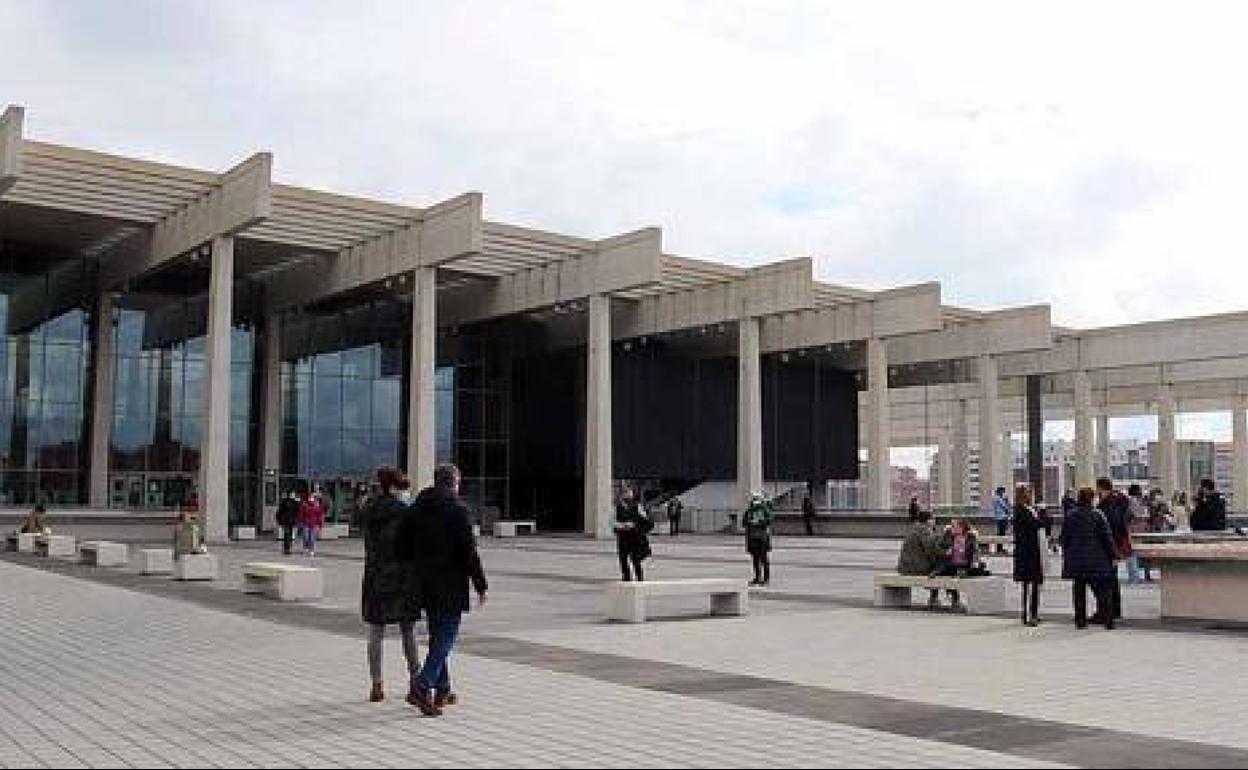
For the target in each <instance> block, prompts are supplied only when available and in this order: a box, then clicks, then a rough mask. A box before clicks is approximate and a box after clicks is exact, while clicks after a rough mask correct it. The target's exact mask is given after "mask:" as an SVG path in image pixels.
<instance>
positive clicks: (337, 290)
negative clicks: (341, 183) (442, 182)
mask: <svg viewBox="0 0 1248 770" xmlns="http://www.w3.org/2000/svg"><path fill="white" fill-rule="evenodd" d="M481 208H482V197H481V193H477V192H470V193H464V194H463V195H459V196H457V197H455V198H451V199H449V200H446V201H442V202H441V203H438V204H436V205H434V206H431V207H429V208H427V209H425V210H424V211H422V212H421V217H420V219H419V220H418V221H413V222H411V223H410V224H408V225H407V226H405V227H401V228H399V229H396V230H391V231H389V232H386V233H383V234H381V235H379V236H377V237H375V238H370V239H368V240H366V241H362V242H360V243H357V244H355V245H353V246H351V247H350V248H347V249H343V250H342V251H340V252H338V253H337V254H333V255H330V256H328V257H325V258H324V260H323V261H322V263H321V264H319V265H317V266H316V268H315V269H310V270H284V271H282V272H280V273H277V274H275V275H274V276H273V278H272V279H271V280H270V281H269V282H268V291H267V293H266V301H267V303H268V309H269V312H281V311H282V310H286V309H289V308H291V307H294V306H296V305H300V304H306V303H308V302H313V301H316V300H318V299H324V298H326V297H332V296H334V295H337V294H344V293H347V292H350V291H354V290H356V289H360V288H362V287H365V286H369V285H371V284H375V283H379V282H382V281H385V280H388V279H392V278H396V277H400V276H402V277H404V279H405V280H406V277H407V276H408V275H410V274H411V273H412V272H413V271H414V270H415V269H416V268H417V267H436V266H438V265H445V264H449V263H451V262H453V261H454V260H456V259H462V258H464V257H469V256H472V255H474V254H477V253H479V252H480V251H481V239H482V219H481Z"/></svg>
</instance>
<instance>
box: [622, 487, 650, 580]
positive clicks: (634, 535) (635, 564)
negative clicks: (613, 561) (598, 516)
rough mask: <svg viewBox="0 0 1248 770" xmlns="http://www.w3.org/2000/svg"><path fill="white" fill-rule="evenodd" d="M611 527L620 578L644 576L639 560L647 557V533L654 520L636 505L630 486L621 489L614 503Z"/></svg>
mask: <svg viewBox="0 0 1248 770" xmlns="http://www.w3.org/2000/svg"><path fill="white" fill-rule="evenodd" d="M614 528H615V551H616V555H617V556H618V557H619V559H620V576H621V577H620V579H621V580H623V581H624V582H626V583H627V582H630V581H632V580H633V579H634V576H635V577H636V580H637V582H638V583H640V582H641V581H643V580H645V579H646V578H645V573H644V572H643V571H642V569H641V563H642V562H643V561H645V560H646V559H648V558H650V553H651V551H650V538H649V537H647V535H649V533H650V530H652V529H654V522H653V521H651V520H650V519H649V517H647V516H646V514H645V513H644V512H642V510H641V508H640V506H638V505H637V497H636V495H635V494H633V491H632V490H631V489H626V490H624V492H623V493H622V494H621V495H620V501H619V503H617V504H616V506H615V525H614ZM630 565H631V567H632V573H631V574H630V572H629V567H630Z"/></svg>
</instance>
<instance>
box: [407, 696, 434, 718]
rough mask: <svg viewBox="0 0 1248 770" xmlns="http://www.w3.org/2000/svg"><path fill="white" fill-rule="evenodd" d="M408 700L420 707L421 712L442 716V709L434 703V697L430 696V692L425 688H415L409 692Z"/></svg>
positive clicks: (431, 715) (427, 714)
mask: <svg viewBox="0 0 1248 770" xmlns="http://www.w3.org/2000/svg"><path fill="white" fill-rule="evenodd" d="M407 702H408V703H410V704H411V705H413V706H415V707H416V708H418V709H420V713H422V714H424V715H425V716H427V717H440V716H442V709H440V708H438V707H437V706H436V705H434V702H433V699H432V698H430V697H429V693H427V692H424V691H423V690H413V691H412V692H410V693H408V694H407Z"/></svg>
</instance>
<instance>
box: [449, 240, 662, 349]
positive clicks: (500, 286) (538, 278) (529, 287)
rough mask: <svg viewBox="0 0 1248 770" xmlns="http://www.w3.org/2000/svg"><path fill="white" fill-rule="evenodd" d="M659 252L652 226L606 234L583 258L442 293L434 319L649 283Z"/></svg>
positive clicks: (470, 318) (518, 309) (469, 319)
mask: <svg viewBox="0 0 1248 770" xmlns="http://www.w3.org/2000/svg"><path fill="white" fill-rule="evenodd" d="M662 254H663V236H662V231H660V230H659V229H658V228H654V227H651V228H646V229H644V230H637V231H635V232H631V233H626V234H624V235H619V236H616V237H614V238H607V239H605V240H602V241H598V242H597V244H596V247H595V249H594V251H593V252H592V253H590V254H588V255H586V256H584V257H579V258H574V259H566V260H562V261H559V262H552V263H550V264H547V265H543V266H541V267H536V268H532V269H530V270H521V271H519V272H516V273H512V274H509V275H505V276H503V277H501V278H499V279H498V280H497V281H496V282H494V283H493V284H491V285H489V286H488V287H487V288H485V289H484V290H469V291H463V292H458V293H455V294H454V295H453V296H449V297H446V298H445V299H444V301H443V303H442V304H440V305H439V306H438V323H439V324H440V325H444V326H446V325H458V324H468V323H473V322H476V321H483V320H486V319H488V318H497V317H499V316H507V315H513V314H516V313H524V312H528V311H531V310H540V309H542V308H546V307H552V306H554V305H557V304H560V303H563V302H572V301H574V300H582V299H586V298H588V297H590V296H592V295H595V294H610V293H612V292H617V291H625V290H627V289H634V288H637V287H639V286H645V285H647V284H652V283H655V282H657V281H658V280H659V278H660V265H661V259H662Z"/></svg>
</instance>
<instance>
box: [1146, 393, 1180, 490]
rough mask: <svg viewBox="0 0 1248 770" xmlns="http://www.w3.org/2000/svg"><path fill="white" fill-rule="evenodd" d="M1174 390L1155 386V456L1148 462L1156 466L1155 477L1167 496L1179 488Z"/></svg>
mask: <svg viewBox="0 0 1248 770" xmlns="http://www.w3.org/2000/svg"><path fill="white" fill-rule="evenodd" d="M1174 411H1175V405H1174V392H1173V391H1172V390H1171V388H1170V386H1169V385H1168V384H1162V385H1159V386H1157V453H1158V455H1160V456H1159V457H1157V458H1149V462H1150V463H1153V464H1155V465H1156V466H1157V474H1156V475H1157V479H1158V483H1159V484H1160V485H1161V489H1162V491H1163V492H1165V493H1166V495H1167V496H1169V495H1173V494H1174V493H1175V491H1177V490H1178V488H1179V458H1178V444H1177V442H1176V440H1175V426H1174Z"/></svg>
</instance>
